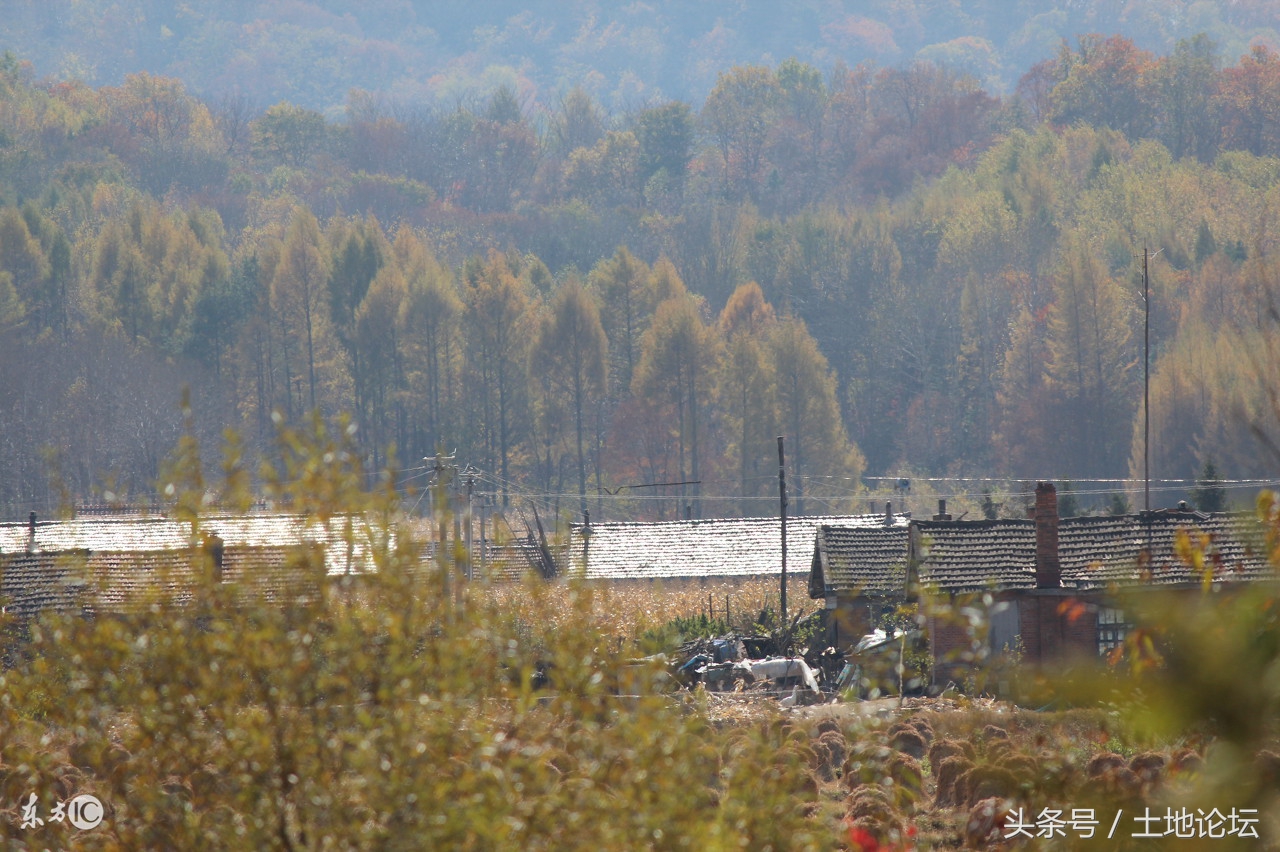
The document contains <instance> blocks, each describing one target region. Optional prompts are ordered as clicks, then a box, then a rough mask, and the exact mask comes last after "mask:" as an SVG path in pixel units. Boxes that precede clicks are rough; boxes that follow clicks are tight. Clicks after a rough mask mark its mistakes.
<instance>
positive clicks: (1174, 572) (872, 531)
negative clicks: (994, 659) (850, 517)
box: [809, 482, 1275, 685]
mask: <svg viewBox="0 0 1280 852" xmlns="http://www.w3.org/2000/svg"><path fill="white" fill-rule="evenodd" d="M939 509H940V511H939V513H938V515H935V516H934V518H933V519H931V520H913V521H911V522H909V524H907V525H906V527H882V528H867V527H862V528H857V527H853V528H850V527H842V526H839V525H835V524H824V525H822V526H820V527H819V529H818V531H817V533H816V541H815V544H814V548H813V561H812V563H811V566H810V574H809V594H810V596H811V597H813V598H815V599H821V600H823V601H824V603H825V607H826V611H827V613H828V615H829V618H828V638H829V639H830V640H831V641H832V642H833V643H834V644H836V645H837V647H848V646H851V645H852V644H853V643H854V642H856V641H857V639H858V637H860V636H862V635H864V634H866V633H869V632H870V631H871V629H872V627H873V625H874V624H875V622H876V620H877V618H878V617H879V616H881V615H882V614H883V613H885V612H886V611H889V610H892V609H893V608H895V607H896V606H897V605H898V604H900V603H921V602H923V601H925V600H928V601H930V602H931V605H930V606H927V607H921V611H922V612H924V613H925V614H926V617H925V623H924V625H923V626H924V630H925V633H926V635H927V637H928V641H929V653H930V655H931V657H932V663H933V679H934V683H935V684H942V685H945V683H946V682H948V681H952V682H956V683H963V682H964V678H965V674H966V671H967V670H968V669H969V668H971V662H970V660H971V659H972V652H973V651H974V650H975V648H974V643H975V641H977V642H985V644H986V648H985V650H987V651H990V652H993V653H996V654H999V653H1001V652H1002V651H1004V650H1006V649H1009V650H1012V649H1017V651H1018V652H1019V653H1020V654H1021V655H1022V659H1023V661H1024V662H1028V663H1032V664H1036V663H1041V662H1046V661H1050V660H1062V659H1064V658H1070V657H1071V656H1073V655H1091V656H1096V655H1098V654H1102V653H1106V652H1107V651H1108V650H1110V649H1111V648H1113V647H1115V646H1116V645H1117V644H1118V643H1120V642H1122V641H1123V639H1124V637H1125V635H1126V631H1127V629H1128V626H1129V625H1128V623H1127V617H1126V614H1125V613H1124V611H1123V609H1121V608H1120V607H1119V606H1118V605H1117V602H1116V600H1115V598H1114V595H1113V592H1114V591H1116V590H1121V589H1123V590H1134V589H1141V588H1144V587H1151V586H1159V587H1163V588H1196V587H1199V586H1201V585H1202V583H1203V582H1204V574H1203V573H1202V572H1198V571H1196V570H1195V569H1194V568H1192V567H1191V566H1189V565H1188V564H1186V562H1185V561H1184V560H1183V559H1181V558H1179V556H1178V552H1177V546H1176V539H1177V535H1178V532H1179V531H1187V532H1189V533H1190V532H1198V533H1202V534H1204V535H1205V536H1206V537H1207V539H1206V540H1207V548H1206V557H1207V565H1208V568H1209V570H1210V571H1211V572H1212V573H1211V576H1210V578H1209V580H1210V582H1211V583H1213V584H1217V585H1219V586H1225V585H1228V584H1231V583H1239V582H1256V581H1260V580H1270V579H1274V578H1275V569H1274V568H1273V567H1272V566H1271V565H1270V563H1269V562H1268V559H1267V550H1266V547H1265V536H1264V531H1263V529H1262V526H1261V524H1260V523H1259V522H1258V521H1257V520H1256V519H1255V518H1253V517H1252V516H1248V515H1243V514H1211V515H1210V514H1202V513H1199V512H1194V511H1190V510H1186V509H1178V510H1161V511H1153V512H1144V513H1138V514H1129V515H1121V516H1102V517H1081V518H1062V519H1060V518H1059V517H1058V504H1057V493H1056V490H1055V489H1054V486H1053V485H1052V484H1051V483H1047V482H1042V483H1040V484H1039V485H1038V486H1037V488H1036V500H1035V507H1034V509H1033V511H1032V513H1031V514H1032V517H1030V518H1009V519H999V520H990V521H988V520H974V521H964V520H952V519H951V517H950V516H949V515H947V514H946V511H945V505H940V507H939ZM983 598H986V599H987V602H984V601H983ZM975 601H976V602H978V604H979V606H980V608H981V609H982V610H984V612H985V616H986V618H985V619H984V622H983V624H982V625H981V628H982V629H981V631H979V632H978V633H976V634H975V630H974V625H973V624H972V623H971V622H970V621H969V620H968V619H967V618H964V617H958V616H957V605H958V604H961V603H964V604H965V605H966V606H973V604H974V602H975ZM938 604H942V606H939V605H938ZM983 633H985V635H983Z"/></svg>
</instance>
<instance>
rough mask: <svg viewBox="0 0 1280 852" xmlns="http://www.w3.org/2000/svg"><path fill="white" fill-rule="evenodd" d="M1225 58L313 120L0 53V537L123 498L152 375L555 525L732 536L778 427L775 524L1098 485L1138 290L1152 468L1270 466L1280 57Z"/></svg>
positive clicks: (156, 416) (287, 105)
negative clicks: (936, 498) (461, 466)
mask: <svg viewBox="0 0 1280 852" xmlns="http://www.w3.org/2000/svg"><path fill="white" fill-rule="evenodd" d="M1246 49H1247V51H1248V52H1246V53H1243V54H1238V55H1225V54H1224V52H1223V49H1222V47H1221V46H1220V44H1219V43H1218V42H1217V41H1215V40H1214V39H1213V38H1211V37H1210V36H1209V35H1197V36H1194V37H1191V38H1186V39H1183V40H1181V41H1178V42H1177V43H1176V45H1175V46H1174V47H1172V49H1170V50H1169V51H1167V52H1164V53H1161V54H1157V53H1154V52H1151V51H1148V50H1146V49H1144V48H1141V47H1139V46H1137V45H1136V44H1135V43H1134V41H1132V40H1130V39H1128V38H1126V37H1123V36H1116V35H1112V36H1106V35H1081V36H1079V37H1077V38H1073V39H1071V40H1070V41H1064V42H1062V43H1061V44H1060V46H1059V48H1058V49H1057V52H1056V53H1055V54H1053V56H1052V58H1050V59H1047V60H1043V61H1039V62H1037V63H1035V64H1034V65H1030V66H1029V67H1027V68H1025V69H1023V72H1022V73H1021V75H1020V78H1019V79H1018V80H1017V82H1016V85H1014V86H1013V87H1011V88H1010V89H1009V91H1007V92H1003V93H1002V92H1000V91H997V90H996V89H995V88H994V87H993V86H992V85H989V81H987V80H984V79H981V78H980V77H979V76H975V75H974V74H973V73H967V72H964V71H962V70H957V68H956V66H955V65H954V64H947V63H945V62H941V61H940V62H931V61H923V60H916V61H912V62H905V63H898V64H871V63H866V64H860V65H857V66H856V67H849V66H847V65H844V64H841V63H839V62H831V63H829V64H828V65H827V66H824V67H822V68H820V67H818V65H816V64H813V63H811V62H809V61H805V60H802V59H783V60H781V61H776V62H769V63H765V64H737V65H730V66H726V67H722V68H718V69H715V74H714V75H713V82H711V83H710V85H709V88H708V90H707V92H706V94H705V97H700V98H698V99H697V100H696V101H690V100H675V99H666V98H662V97H649V98H647V99H645V100H643V101H638V102H636V103H634V104H632V105H630V106H628V107H627V108H619V107H618V106H617V104H616V103H615V99H613V98H604V97H602V96H600V95H599V93H593V91H592V90H591V87H590V86H586V85H578V86H567V87H565V88H563V91H562V94H560V95H558V96H557V97H556V98H554V99H546V98H543V99H542V100H541V101H539V102H537V103H534V102H531V101H530V99H529V98H528V97H526V96H525V93H524V92H523V91H522V89H521V88H520V87H519V86H516V85H508V84H507V83H506V82H502V78H501V77H499V84H498V85H496V86H493V87H490V88H489V89H488V90H487V91H484V92H483V93H479V94H477V93H471V94H469V95H468V96H467V97H459V98H458V99H457V100H456V101H455V102H454V103H452V104H442V103H439V102H435V101H428V100H425V99H416V100H415V98H414V97H411V96H396V95H395V93H394V92H391V93H389V92H374V91H370V90H367V89H352V90H350V92H349V94H348V95H347V97H346V100H345V104H344V105H343V106H342V108H341V109H339V110H327V109H323V110H322V109H319V108H316V106H311V105H306V103H305V101H306V99H305V98H298V99H296V100H289V99H283V100H279V101H278V102H275V103H274V104H272V105H270V106H267V107H265V108H262V107H258V106H256V105H254V104H253V103H252V101H251V100H249V99H247V98H245V97H236V96H228V95H223V96H218V97H214V96H208V97H201V96H197V95H196V94H194V93H193V90H192V88H190V87H189V86H188V84H187V83H185V82H184V81H183V79H182V78H181V77H180V76H176V75H175V76H169V75H160V74H153V73H146V72H136V73H128V74H125V75H123V76H122V78H121V80H120V81H119V82H118V83H110V84H98V85H93V84H89V83H86V82H77V81H75V79H74V78H68V77H54V76H47V75H42V74H40V73H38V72H37V67H38V63H37V64H33V61H32V60H33V57H30V56H26V55H22V54H21V53H19V52H17V51H12V52H9V53H6V54H4V57H3V59H0V356H2V358H3V369H0V447H2V452H0V459H3V461H0V515H3V516H4V517H25V514H26V512H27V511H28V510H30V509H36V510H39V511H42V512H44V511H49V510H51V509H53V508H55V507H56V506H58V505H59V504H60V503H62V502H65V501H66V500H67V499H71V500H74V501H81V502H93V501H100V500H103V499H110V495H115V496H117V497H121V498H130V497H131V496H133V497H137V498H138V499H146V498H147V496H148V495H150V494H151V492H152V489H153V488H154V486H155V481H156V477H157V474H158V471H159V469H160V466H161V464H162V463H163V460H164V458H165V456H166V454H167V453H169V451H170V449H171V448H172V447H173V446H174V445H175V442H176V441H177V438H178V435H179V434H180V432H181V430H182V428H183V425H182V413H181V412H180V410H179V405H178V401H179V399H180V398H181V396H182V388H184V387H189V388H190V391H191V401H192V405H193V421H194V423H195V424H196V429H197V431H198V432H199V433H200V434H201V436H202V438H203V440H204V441H205V442H206V443H208V444H209V445H211V446H217V445H219V444H220V442H221V440H222V439H221V438H220V437H219V436H220V434H221V432H222V430H223V429H224V428H231V429H234V430H235V431H237V432H238V433H239V434H240V435H241V436H243V439H244V441H246V442H247V443H248V444H250V445H257V446H265V445H266V444H267V443H268V442H269V440H270V438H271V436H272V435H273V434H274V432H275V430H276V428H277V425H278V422H279V421H280V420H281V419H283V420H285V421H289V422H297V421H299V420H301V419H303V418H304V417H306V416H307V415H308V413H309V412H313V411H318V412H319V413H320V414H321V415H322V416H323V417H325V418H328V419H330V420H332V421H333V422H338V419H339V417H340V415H342V413H344V412H349V413H350V415H351V419H352V422H353V423H354V424H355V426H356V427H357V432H356V434H357V436H358V441H359V442H360V445H361V447H362V449H363V450H364V452H366V453H367V456H368V459H369V461H370V462H371V463H372V464H373V465H375V466H377V465H382V464H385V463H387V462H389V461H391V460H393V459H394V461H395V463H396V464H397V465H399V466H400V468H402V469H408V468H413V467H420V466H421V464H422V462H421V461H420V460H421V459H422V458H423V457H425V456H431V455H433V454H434V453H435V452H436V451H437V450H445V451H455V450H456V454H457V458H458V460H459V461H460V462H464V463H470V464H472V465H474V466H475V467H477V468H479V469H481V470H483V471H485V472H486V474H487V475H488V476H490V477H492V478H493V479H492V481H494V482H496V483H497V488H498V490H499V491H500V493H501V496H500V499H514V498H515V497H516V496H517V495H519V494H536V495H568V496H565V497H564V499H563V500H562V501H561V502H560V503H559V504H558V508H560V509H562V510H564V511H577V510H578V509H579V508H580V505H579V504H580V502H581V505H582V506H585V505H586V501H585V500H582V501H580V500H579V498H578V495H590V496H594V495H596V494H597V493H600V492H604V491H610V492H614V491H617V490H618V489H620V488H623V487H625V486H629V485H632V484H637V483H653V482H686V481H697V482H700V483H701V485H699V486H690V487H689V488H688V493H687V496H686V498H685V500H686V502H687V503H688V504H689V506H690V507H691V511H693V512H696V513H697V514H701V515H703V516H711V515H717V514H735V513H747V514H766V513H770V512H772V511H774V505H773V504H772V503H771V502H769V501H771V500H774V501H776V493H777V479H776V475H777V455H776V436H778V435H785V436H786V438H787V451H788V462H789V468H791V469H792V471H793V474H792V476H793V478H792V482H791V485H792V489H793V496H792V499H793V510H795V511H800V512H809V513H818V512H829V511H847V510H850V509H859V510H860V509H862V508H864V507H865V502H866V501H865V500H863V499H861V498H860V497H859V495H860V492H861V491H862V488H863V484H862V483H863V478H864V477H866V476H899V475H911V474H914V475H938V476H943V475H947V476H968V477H1007V478H1009V479H1031V478H1047V479H1056V480H1072V479H1077V480H1078V479H1087V478H1108V477H1110V478H1124V477H1128V476H1137V475H1140V474H1139V471H1140V470H1141V464H1142V449H1143V443H1142V441H1143V423H1142V418H1141V401H1142V388H1143V372H1142V353H1143V334H1144V307H1149V309H1150V339H1151V346H1152V358H1151V391H1150V392H1151V445H1150V446H1151V463H1152V469H1153V475H1157V476H1159V477H1165V478H1186V479H1192V478H1194V477H1196V476H1197V475H1199V474H1200V473H1201V471H1203V470H1204V469H1205V467H1206V465H1209V464H1211V465H1212V466H1213V467H1214V469H1216V470H1217V471H1218V472H1219V473H1220V474H1221V475H1223V476H1228V477H1240V478H1258V477H1263V476H1267V475H1269V474H1270V472H1271V471H1272V469H1273V467H1274V462H1275V458H1274V457H1273V456H1270V455H1267V454H1266V453H1265V452H1264V450H1263V449H1262V445H1260V444H1259V442H1258V434H1259V433H1261V434H1262V435H1263V436H1264V437H1265V436H1267V435H1272V436H1274V435H1275V431H1274V429H1273V427H1274V426H1275V414H1274V409H1273V406H1272V399H1273V397H1272V395H1273V394H1274V392H1275V389H1276V388H1277V387H1280V384H1278V383H1277V382H1276V378H1277V377H1276V376H1274V375H1273V374H1272V373H1271V372H1270V371H1273V370H1274V369H1275V367H1274V364H1275V359H1274V358H1272V357H1269V356H1270V355H1271V354H1274V353H1271V351H1270V350H1269V348H1268V347H1269V346H1272V345H1273V343H1272V340H1273V339H1274V331H1275V329H1274V327H1271V326H1269V325H1268V324H1269V323H1272V322H1274V321H1275V312H1274V310H1273V305H1272V299H1273V298H1274V297H1275V296H1276V287H1277V285H1278V284H1280V276H1278V275H1277V272H1278V271H1280V270H1278V269H1277V261H1276V257H1275V247H1276V239H1277V236H1280V223H1278V222H1277V215H1276V208H1277V206H1278V202H1280V54H1277V53H1276V52H1275V51H1273V50H1272V49H1269V48H1267V47H1265V46H1256V47H1253V48H1246ZM606 101H607V102H606ZM1144 248H1149V249H1150V250H1151V252H1153V253H1154V252H1157V251H1158V254H1154V257H1153V259H1151V260H1150V265H1149V272H1150V287H1151V291H1150V300H1149V304H1148V305H1147V306H1144V303H1143V295H1142V275H1141V271H1142V262H1143V258H1142V256H1143V249H1144ZM391 448H394V452H393V454H392V455H389V451H390V449H391ZM592 505H594V504H592ZM610 511H614V512H618V513H622V512H634V513H635V514H636V515H637V516H644V517H654V516H655V515H654V513H655V512H656V511H662V512H667V513H671V512H673V511H678V509H676V508H674V507H672V506H670V505H665V504H664V506H663V508H662V509H661V510H654V509H652V508H651V507H648V506H646V505H644V504H642V503H635V504H618V507H616V508H615V507H614V506H613V505H612V504H611V506H610ZM668 516H670V515H669V514H668ZM615 519H616V518H615Z"/></svg>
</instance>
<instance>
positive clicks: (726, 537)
mask: <svg viewBox="0 0 1280 852" xmlns="http://www.w3.org/2000/svg"><path fill="white" fill-rule="evenodd" d="M907 520H908V518H907V517H906V516H904V515H896V516H894V523H895V524H896V525H898V526H899V527H900V528H901V529H904V530H905V529H906V524H907ZM824 524H825V525H828V526H841V527H883V526H884V515H845V516H801V517H795V518H788V519H787V573H788V574H795V575H796V576H802V575H803V574H805V573H807V572H808V571H809V568H810V564H811V562H812V560H813V550H814V540H815V537H816V535H817V531H818V527H820V526H822V525H824ZM590 529H591V535H590V549H589V550H586V549H585V548H584V536H583V530H584V527H583V526H582V525H581V524H575V525H573V526H572V527H571V528H570V531H569V554H570V556H569V566H568V570H569V571H570V572H571V573H574V574H577V575H578V576H584V575H585V577H586V578H587V579H592V580H635V579H643V580H658V579H684V578H701V577H755V576H758V577H771V576H772V577H776V576H778V575H779V574H781V573H782V567H781V556H782V544H781V527H780V524H779V521H778V519H777V518H719V519H715V520H700V521H669V522H665V523H650V524H638V523H618V524H592V525H591V528H590Z"/></svg>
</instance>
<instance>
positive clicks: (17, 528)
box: [0, 513, 370, 619]
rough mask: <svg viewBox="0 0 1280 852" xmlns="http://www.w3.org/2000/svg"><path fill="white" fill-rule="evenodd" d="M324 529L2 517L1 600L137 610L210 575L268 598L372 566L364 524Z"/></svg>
mask: <svg viewBox="0 0 1280 852" xmlns="http://www.w3.org/2000/svg"><path fill="white" fill-rule="evenodd" d="M355 526H356V529H354V530H353V531H352V533H353V534H352V535H350V536H348V535H346V534H345V532H346V529H345V528H346V519H345V518H336V519H334V520H333V522H332V523H331V525H330V528H326V527H325V526H324V525H322V524H319V523H317V522H315V521H312V520H308V519H307V518H306V517H304V516H301V515H281V514H248V515H222V514H211V515H209V516H207V517H203V518H201V520H200V525H199V528H198V531H197V530H193V528H192V525H191V524H190V523H189V522H186V521H180V520H176V519H174V518H168V517H161V516H127V515H121V516H103V517H93V516H90V517H79V518H72V519H69V520H52V521H40V520H38V519H37V518H36V515H35V514H34V513H32V514H31V516H30V518H29V519H28V521H27V522H26V523H5V524H0V601H3V603H4V607H5V612H6V614H8V615H10V616H15V617H18V618H21V619H25V618H30V617H31V616H33V615H35V614H36V613H38V612H40V611H41V610H59V611H63V612H83V613H85V614H95V613H106V612H113V613H119V612H131V611H136V610H138V609H140V608H142V607H144V606H148V605H150V604H151V603H153V602H155V601H156V600H157V598H162V599H163V600H164V601H165V602H166V603H167V604H177V605H182V604H184V603H186V602H188V601H190V600H191V598H192V596H193V594H194V593H195V590H196V588H197V587H198V586H199V584H200V582H201V580H202V579H212V580H214V581H216V582H219V583H226V584H233V585H234V587H235V588H236V590H237V593H238V594H240V595H241V596H244V597H249V598H253V599H257V600H261V601H265V602H268V603H276V604H280V603H285V602H299V601H304V600H307V599H310V598H311V597H313V596H314V595H316V594H318V590H319V587H320V576H321V575H322V574H328V575H340V574H345V573H359V572H360V571H362V570H364V565H365V561H366V552H367V547H368V544H369V542H370V538H369V535H368V533H369V531H368V529H366V525H363V524H357V525H355Z"/></svg>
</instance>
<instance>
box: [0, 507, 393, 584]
mask: <svg viewBox="0 0 1280 852" xmlns="http://www.w3.org/2000/svg"><path fill="white" fill-rule="evenodd" d="M345 521H346V518H345V517H344V516H339V517H335V518H334V519H332V520H331V521H330V523H329V529H328V530H326V529H325V527H324V525H322V524H320V523H319V522H317V521H313V520H310V519H308V518H307V517H306V516H304V515H277V514H250V515H207V516H204V517H202V518H201V519H200V528H199V529H200V533H201V534H211V535H216V536H217V537H218V538H221V539H222V540H223V542H224V543H225V544H226V545H228V546H230V545H237V546H244V547H280V546H296V545H300V544H318V545H325V544H326V543H327V547H326V548H325V563H326V565H327V568H328V572H329V573H330V574H344V573H347V572H348V571H352V572H358V571H361V570H363V568H364V564H365V561H366V554H367V553H368V549H369V543H370V537H371V535H372V528H371V527H370V525H368V524H366V523H363V522H356V523H354V524H352V529H351V538H352V546H351V547H350V548H348V546H347V542H346V540H345V535H346V530H345V526H346V524H345ZM192 543H193V536H192V530H191V525H190V524H189V523H187V522H185V521H178V520H174V519H172V518H160V517H136V516H132V517H129V516H126V517H88V518H73V519H71V520H59V521H41V522H39V523H37V524H36V532H35V537H34V539H32V536H31V534H30V527H29V525H28V524H27V523H26V522H19V523H6V524H0V554H8V553H27V552H32V553H65V552H67V551H76V550H83V551H89V552H91V553H96V552H99V551H110V552H116V553H128V552H142V551H150V550H186V549H187V548H189V547H191V546H192Z"/></svg>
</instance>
